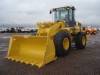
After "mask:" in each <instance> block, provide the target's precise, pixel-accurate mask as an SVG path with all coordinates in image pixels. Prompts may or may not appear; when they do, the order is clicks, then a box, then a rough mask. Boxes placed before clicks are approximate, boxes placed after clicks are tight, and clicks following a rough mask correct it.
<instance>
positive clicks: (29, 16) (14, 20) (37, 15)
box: [0, 0, 100, 25]
mask: <svg viewBox="0 0 100 75" xmlns="http://www.w3.org/2000/svg"><path fill="white" fill-rule="evenodd" d="M67 5H71V6H75V7H76V20H77V21H80V22H82V23H85V24H92V23H93V24H98V25H99V24H100V0H0V24H3V23H4V24H35V23H36V22H40V21H48V20H52V16H51V15H50V14H49V10H50V9H52V8H54V7H60V6H67Z"/></svg>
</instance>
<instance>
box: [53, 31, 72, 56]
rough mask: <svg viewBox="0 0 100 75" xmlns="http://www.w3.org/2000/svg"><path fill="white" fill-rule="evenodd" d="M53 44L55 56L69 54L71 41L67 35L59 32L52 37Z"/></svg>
mask: <svg viewBox="0 0 100 75" xmlns="http://www.w3.org/2000/svg"><path fill="white" fill-rule="evenodd" d="M54 44H55V49H56V56H57V57H62V56H65V55H67V54H68V53H69V50H70V47H71V40H70V37H69V35H68V33H66V32H64V31H60V32H59V33H57V34H56V36H55V37H54Z"/></svg>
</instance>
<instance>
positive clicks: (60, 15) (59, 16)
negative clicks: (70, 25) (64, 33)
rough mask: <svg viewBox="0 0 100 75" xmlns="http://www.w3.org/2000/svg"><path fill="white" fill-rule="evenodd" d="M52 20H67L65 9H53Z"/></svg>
mask: <svg viewBox="0 0 100 75" xmlns="http://www.w3.org/2000/svg"><path fill="white" fill-rule="evenodd" d="M54 20H55V21H59V20H68V11H67V10H58V11H54Z"/></svg>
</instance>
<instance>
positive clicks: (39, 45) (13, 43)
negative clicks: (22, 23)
mask: <svg viewBox="0 0 100 75" xmlns="http://www.w3.org/2000/svg"><path fill="white" fill-rule="evenodd" d="M7 58H8V59H12V60H15V61H20V62H22V63H26V64H32V65H36V66H38V67H42V66H44V65H45V64H47V63H49V62H51V61H53V60H55V47H54V43H53V40H52V39H50V38H48V37H46V36H13V37H12V38H11V39H10V44H9V50H8V56H7Z"/></svg>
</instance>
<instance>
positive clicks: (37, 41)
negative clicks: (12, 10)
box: [7, 6, 87, 68]
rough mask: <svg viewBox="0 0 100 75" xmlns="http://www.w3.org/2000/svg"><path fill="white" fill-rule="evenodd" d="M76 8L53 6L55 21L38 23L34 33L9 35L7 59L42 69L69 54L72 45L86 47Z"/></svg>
mask: <svg viewBox="0 0 100 75" xmlns="http://www.w3.org/2000/svg"><path fill="white" fill-rule="evenodd" d="M74 12H75V7H74V6H65V7H59V8H53V9H52V10H50V14H52V15H53V17H54V21H53V22H43V23H37V27H38V30H37V32H36V34H35V35H14V36H12V37H11V38H10V43H9V49H8V54H7V58H8V59H10V60H12V61H16V62H21V63H25V64H31V65H35V66H37V67H39V68H41V67H42V66H44V65H45V64H47V63H50V62H52V61H54V60H56V59H57V58H58V57H64V56H66V55H67V54H68V53H69V51H70V49H71V47H72V44H74V46H75V48H77V49H84V48H85V47H86V42H87V37H86V33H85V32H84V31H83V30H82V26H81V23H79V22H76V21H75V18H74V17H75V15H74V14H75V13H74Z"/></svg>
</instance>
